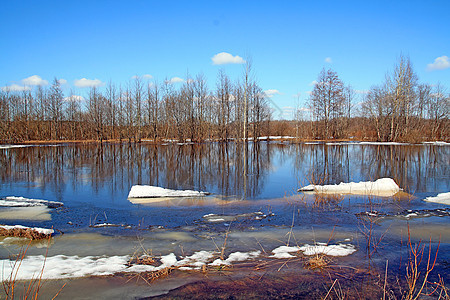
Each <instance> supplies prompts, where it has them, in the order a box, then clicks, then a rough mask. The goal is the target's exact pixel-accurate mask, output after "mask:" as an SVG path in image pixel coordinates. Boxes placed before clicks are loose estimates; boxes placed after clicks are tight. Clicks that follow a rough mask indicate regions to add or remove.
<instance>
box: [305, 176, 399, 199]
mask: <svg viewBox="0 0 450 300" xmlns="http://www.w3.org/2000/svg"><path fill="white" fill-rule="evenodd" d="M298 191H299V192H316V193H324V194H353V195H376V196H384V197H391V196H393V195H395V194H396V193H398V192H399V191H400V188H399V186H398V185H397V184H396V183H395V181H394V180H393V179H391V178H380V179H378V180H376V181H375V182H371V181H361V182H349V183H344V182H341V183H340V184H331V185H313V184H310V185H307V186H304V187H302V188H300V189H299V190H298Z"/></svg>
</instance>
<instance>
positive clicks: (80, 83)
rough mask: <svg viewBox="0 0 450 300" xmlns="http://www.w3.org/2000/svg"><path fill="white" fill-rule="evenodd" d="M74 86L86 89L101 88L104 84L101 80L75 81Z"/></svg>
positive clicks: (84, 79) (83, 79) (85, 79)
mask: <svg viewBox="0 0 450 300" xmlns="http://www.w3.org/2000/svg"><path fill="white" fill-rule="evenodd" d="M74 84H75V86H76V87H80V88H86V87H99V86H102V85H103V82H102V81H101V80H99V79H87V78H81V79H75V81H74Z"/></svg>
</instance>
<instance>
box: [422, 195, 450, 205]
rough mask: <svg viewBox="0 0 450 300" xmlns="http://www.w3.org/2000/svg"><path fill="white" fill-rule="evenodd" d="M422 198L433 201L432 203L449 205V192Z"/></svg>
mask: <svg viewBox="0 0 450 300" xmlns="http://www.w3.org/2000/svg"><path fill="white" fill-rule="evenodd" d="M424 200H425V201H427V202H434V203H440V204H447V205H450V192H447V193H440V194H438V195H437V196H436V197H427V198H425V199H424Z"/></svg>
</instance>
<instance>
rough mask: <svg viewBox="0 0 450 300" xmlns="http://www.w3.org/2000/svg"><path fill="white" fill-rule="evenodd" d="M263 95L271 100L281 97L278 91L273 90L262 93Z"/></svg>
mask: <svg viewBox="0 0 450 300" xmlns="http://www.w3.org/2000/svg"><path fill="white" fill-rule="evenodd" d="M264 94H266V96H267V97H269V98H272V97H273V96H275V95H281V93H280V91H279V90H275V89H270V90H267V91H264Z"/></svg>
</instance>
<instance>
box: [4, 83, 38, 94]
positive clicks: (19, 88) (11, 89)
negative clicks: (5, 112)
mask: <svg viewBox="0 0 450 300" xmlns="http://www.w3.org/2000/svg"><path fill="white" fill-rule="evenodd" d="M29 90H31V87H30V86H26V85H20V84H16V83H14V84H11V85H6V86H2V91H4V92H22V91H29Z"/></svg>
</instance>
